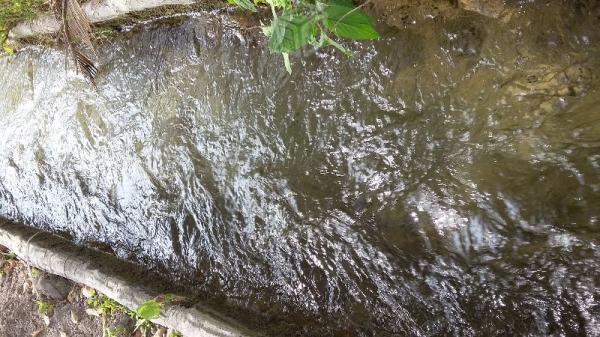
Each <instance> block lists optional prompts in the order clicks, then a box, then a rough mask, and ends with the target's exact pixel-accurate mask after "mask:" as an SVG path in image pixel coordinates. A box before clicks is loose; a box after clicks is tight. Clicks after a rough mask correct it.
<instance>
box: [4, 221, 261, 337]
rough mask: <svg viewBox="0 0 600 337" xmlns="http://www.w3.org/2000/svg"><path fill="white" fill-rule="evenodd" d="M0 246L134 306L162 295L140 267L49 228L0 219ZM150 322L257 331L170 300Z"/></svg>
mask: <svg viewBox="0 0 600 337" xmlns="http://www.w3.org/2000/svg"><path fill="white" fill-rule="evenodd" d="M0 245H2V246H5V247H6V248H8V249H10V250H11V251H12V252H14V253H15V254H16V255H17V256H18V257H19V258H20V259H21V260H23V261H25V262H27V263H28V264H30V265H32V266H35V267H36V268H39V269H42V270H44V271H46V272H48V273H50V274H55V275H59V276H62V277H64V278H67V279H69V280H71V281H73V282H76V283H79V284H83V285H85V286H87V287H90V288H94V289H97V290H98V291H100V292H101V293H103V294H105V295H106V296H108V297H110V298H112V299H114V300H115V301H117V302H119V303H121V304H122V305H124V306H126V307H128V308H129V309H131V310H134V311H135V309H136V308H137V307H138V306H139V305H140V304H142V303H143V302H144V301H146V300H148V299H151V298H154V297H156V296H158V295H160V294H161V292H160V290H159V288H160V285H158V283H160V282H157V279H156V277H154V278H152V277H149V275H148V274H147V273H146V272H144V271H143V270H142V269H141V268H140V267H139V266H137V265H135V264H133V263H130V262H127V261H123V260H120V259H118V258H116V257H114V256H111V255H109V254H105V253H101V252H98V251H94V250H91V249H87V248H82V247H77V246H75V245H74V244H72V243H70V242H68V241H66V240H64V239H62V238H60V237H58V236H56V235H52V234H49V233H47V232H42V231H39V230H35V229H33V228H30V227H26V226H23V225H19V224H15V223H11V222H8V221H5V220H1V219H0ZM153 322H154V323H157V324H160V325H162V326H165V327H168V328H171V329H175V330H177V331H180V332H181V333H183V335H184V336H186V337H251V336H258V334H256V333H254V332H251V331H249V330H248V329H246V328H244V327H242V326H240V325H239V324H237V323H235V322H233V321H231V320H229V319H227V318H224V317H220V316H219V315H218V314H216V313H214V312H212V311H210V310H208V309H204V308H197V307H194V308H185V307H183V306H180V305H168V306H165V308H164V310H162V312H161V315H160V317H158V318H157V319H155V320H153Z"/></svg>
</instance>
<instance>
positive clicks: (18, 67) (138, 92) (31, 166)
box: [0, 1, 600, 337]
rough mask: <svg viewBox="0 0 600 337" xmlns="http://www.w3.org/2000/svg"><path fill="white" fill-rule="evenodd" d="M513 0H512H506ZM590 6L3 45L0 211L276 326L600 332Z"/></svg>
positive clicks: (598, 161) (156, 24)
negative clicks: (87, 52) (68, 55)
mask: <svg viewBox="0 0 600 337" xmlns="http://www.w3.org/2000/svg"><path fill="white" fill-rule="evenodd" d="M515 3H517V2H516V1H515ZM599 8H600V5H599V4H598V3H597V2H596V1H534V2H532V1H527V2H525V1H522V3H520V4H515V5H514V7H513V8H511V9H510V11H512V12H511V13H510V15H507V16H505V17H503V18H500V19H493V18H487V17H483V16H480V15H476V14H465V15H457V16H453V17H446V18H439V17H438V18H432V19H427V18H424V19H423V20H421V21H419V22H418V23H417V24H414V25H408V26H407V27H382V28H381V32H382V35H383V38H382V39H380V40H377V41H373V42H352V43H348V44H347V45H348V46H349V47H351V49H352V50H354V51H355V53H354V55H353V56H352V57H345V56H343V55H342V54H341V53H339V52H337V51H335V50H331V49H326V50H320V51H312V50H306V51H304V52H302V53H300V54H298V55H294V56H293V57H292V63H293V70H294V72H293V74H292V75H288V73H287V72H286V70H285V68H284V66H283V62H282V60H281V57H280V56H278V55H275V54H272V53H270V52H269V51H268V50H267V48H266V46H265V45H264V42H263V41H262V40H260V39H259V38H257V37H256V34H255V33H256V32H251V31H248V30H245V29H240V28H239V27H238V25H237V24H236V22H234V21H232V20H231V18H228V16H227V15H225V14H221V13H218V12H206V13H191V14H189V15H184V16H179V17H177V18H175V19H169V20H157V21H152V22H146V23H142V24H139V25H136V26H134V27H132V28H131V29H129V30H128V31H127V32H124V33H122V34H119V35H117V36H116V37H114V38H112V39H111V40H110V41H109V42H104V43H103V44H102V45H100V46H99V47H98V50H99V53H100V60H101V62H100V67H99V75H98V79H97V89H94V87H92V86H90V85H89V84H88V83H87V82H86V81H85V79H84V78H83V76H81V75H77V74H76V73H75V71H74V69H73V67H72V66H68V67H67V70H65V62H66V59H65V55H64V53H63V52H62V51H61V50H59V49H56V48H49V47H41V46H30V47H27V48H25V49H24V50H23V51H21V52H19V53H18V54H16V55H15V56H11V57H5V58H0V126H1V128H0V217H4V218H8V219H11V220H13V221H18V222H23V223H27V224H30V225H33V226H35V227H38V228H40V229H44V230H48V231H50V232H53V233H59V234H61V235H64V236H67V237H68V238H70V239H71V240H73V241H74V242H76V243H78V244H81V245H88V246H94V247H98V246H102V247H104V249H109V250H111V251H112V252H114V253H115V254H116V255H118V256H120V257H123V258H127V259H130V260H134V261H136V262H138V263H141V264H143V265H144V266H147V268H149V269H152V270H155V271H159V272H161V273H163V274H165V275H166V277H168V278H169V279H172V280H173V282H175V283H176V284H178V285H181V286H182V287H185V288H186V289H188V290H189V291H190V293H193V294H194V296H196V298H197V299H198V300H201V301H203V302H204V303H207V304H208V305H210V306H213V307H215V308H217V309H218V310H221V311H223V312H224V313H226V314H228V315H230V316H233V317H234V318H235V319H237V320H239V321H241V322H243V323H245V324H247V325H248V326H250V327H252V328H254V329H256V330H260V331H263V332H264V333H266V334H267V335H270V336H361V337H366V336H377V337H386V336H449V335H454V336H506V335H519V336H600V246H599V244H600V223H599V222H600V10H599Z"/></svg>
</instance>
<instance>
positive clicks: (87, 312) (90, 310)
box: [85, 308, 100, 317]
mask: <svg viewBox="0 0 600 337" xmlns="http://www.w3.org/2000/svg"><path fill="white" fill-rule="evenodd" d="M85 313H86V314H88V315H90V316H96V317H100V313H99V312H98V311H97V310H94V309H89V308H88V309H85Z"/></svg>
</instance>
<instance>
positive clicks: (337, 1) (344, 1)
mask: <svg viewBox="0 0 600 337" xmlns="http://www.w3.org/2000/svg"><path fill="white" fill-rule="evenodd" d="M329 4H330V5H338V6H346V7H354V3H352V0H331V1H329Z"/></svg>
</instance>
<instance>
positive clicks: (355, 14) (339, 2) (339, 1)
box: [325, 0, 379, 40]
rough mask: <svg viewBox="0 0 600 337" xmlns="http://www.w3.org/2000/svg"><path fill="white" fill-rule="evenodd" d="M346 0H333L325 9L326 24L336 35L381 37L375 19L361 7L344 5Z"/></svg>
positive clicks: (365, 38) (355, 37)
mask: <svg viewBox="0 0 600 337" xmlns="http://www.w3.org/2000/svg"><path fill="white" fill-rule="evenodd" d="M344 3H345V1H344V0H336V1H332V2H331V3H330V5H329V6H327V8H326V9H325V16H326V18H325V25H326V26H327V29H329V30H330V31H332V32H333V33H334V34H335V35H337V36H339V37H342V38H346V39H352V40H371V39H377V38H379V34H378V33H377V31H376V30H375V26H374V25H373V19H371V17H369V16H368V15H367V14H365V12H363V11H362V10H360V9H357V8H354V7H351V6H347V5H343V4H344Z"/></svg>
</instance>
